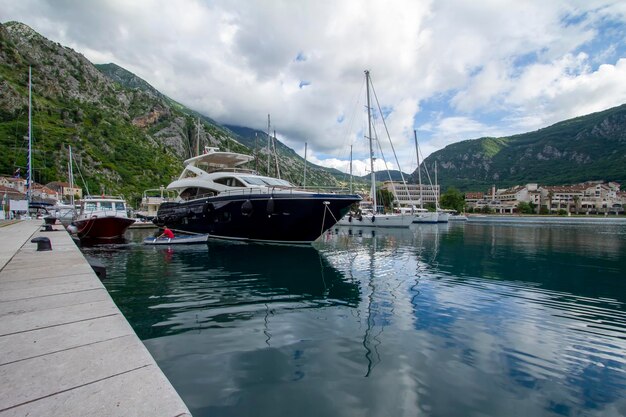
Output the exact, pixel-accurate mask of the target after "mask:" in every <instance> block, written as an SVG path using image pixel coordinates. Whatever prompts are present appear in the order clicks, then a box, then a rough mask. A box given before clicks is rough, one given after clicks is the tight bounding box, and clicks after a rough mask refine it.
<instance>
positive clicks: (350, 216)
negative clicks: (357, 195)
mask: <svg viewBox="0 0 626 417" xmlns="http://www.w3.org/2000/svg"><path fill="white" fill-rule="evenodd" d="M348 223H352V214H350V215H348Z"/></svg>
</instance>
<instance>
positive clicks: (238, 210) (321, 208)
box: [154, 148, 361, 244]
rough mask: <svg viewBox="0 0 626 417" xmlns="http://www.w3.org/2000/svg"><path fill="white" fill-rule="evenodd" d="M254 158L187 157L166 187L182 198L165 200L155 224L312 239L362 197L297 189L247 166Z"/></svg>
mask: <svg viewBox="0 0 626 417" xmlns="http://www.w3.org/2000/svg"><path fill="white" fill-rule="evenodd" d="M252 160H254V157H253V156H250V155H244V154H239V153H233V152H221V151H219V150H218V149H217V148H205V152H204V154H202V155H199V156H196V157H193V158H190V159H187V160H186V161H185V162H184V169H183V172H182V173H181V175H180V177H179V178H178V179H177V180H175V181H173V182H172V183H171V184H169V185H168V186H167V189H168V190H174V191H176V192H178V198H177V200H176V201H175V202H168V203H163V204H162V205H161V206H160V208H159V211H158V213H157V216H156V217H155V219H154V223H155V224H156V225H158V226H167V227H169V228H171V229H173V230H178V231H183V232H187V233H203V234H204V233H208V234H209V235H210V237H212V238H222V239H233V240H243V241H258V242H268V243H296V244H309V243H311V242H313V241H314V240H316V239H317V238H318V237H319V236H321V235H322V234H323V233H324V232H325V231H326V230H328V229H329V228H331V227H332V226H333V225H334V224H335V223H336V222H337V220H338V219H340V218H341V217H342V216H343V215H344V214H346V213H347V212H348V210H349V208H350V206H351V205H352V204H353V203H355V202H358V201H360V200H361V197H360V196H358V195H356V194H332V193H318V192H312V191H307V190H303V189H298V188H297V187H295V186H293V185H292V184H290V183H289V182H288V181H285V180H282V179H278V178H273V177H268V176H262V175H258V174H257V173H256V172H255V171H253V170H250V169H246V168H243V167H242V166H243V165H244V164H246V163H248V162H251V161H252Z"/></svg>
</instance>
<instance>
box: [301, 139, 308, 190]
mask: <svg viewBox="0 0 626 417" xmlns="http://www.w3.org/2000/svg"><path fill="white" fill-rule="evenodd" d="M306 151H307V143H306V142H304V180H303V181H302V188H304V189H305V190H306Z"/></svg>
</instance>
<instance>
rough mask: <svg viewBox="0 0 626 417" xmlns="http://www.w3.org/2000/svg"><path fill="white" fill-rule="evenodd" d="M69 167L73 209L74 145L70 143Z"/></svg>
mask: <svg viewBox="0 0 626 417" xmlns="http://www.w3.org/2000/svg"><path fill="white" fill-rule="evenodd" d="M68 166H69V169H68V175H69V177H70V178H69V180H70V189H71V193H72V194H71V195H70V204H71V205H72V209H73V208H74V170H73V168H72V145H70V161H69V164H68Z"/></svg>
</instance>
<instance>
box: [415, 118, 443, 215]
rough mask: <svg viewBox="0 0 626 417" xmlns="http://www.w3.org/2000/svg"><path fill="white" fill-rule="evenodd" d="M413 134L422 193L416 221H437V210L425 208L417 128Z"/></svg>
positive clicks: (420, 191)
mask: <svg viewBox="0 0 626 417" xmlns="http://www.w3.org/2000/svg"><path fill="white" fill-rule="evenodd" d="M413 136H414V137H415V153H416V154H417V178H418V185H419V193H420V199H419V202H420V208H418V209H417V214H418V218H417V220H416V221H415V223H437V222H438V221H439V214H438V213H437V212H436V211H428V210H427V209H425V208H424V195H423V193H422V166H421V165H420V147H419V144H418V143H417V131H416V130H415V129H413ZM429 178H430V176H429ZM435 197H436V196H435Z"/></svg>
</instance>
